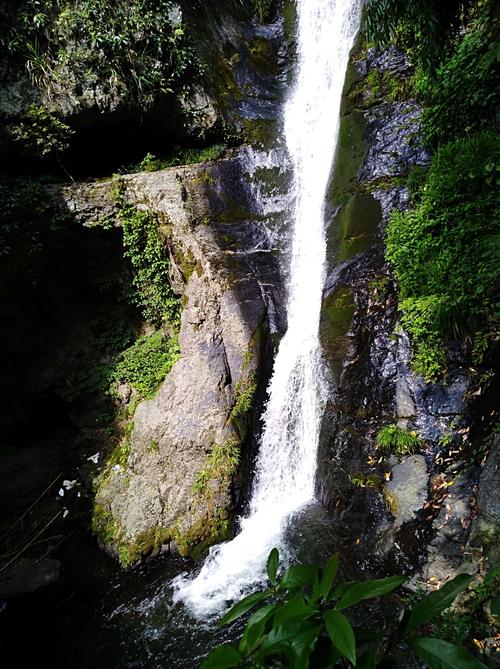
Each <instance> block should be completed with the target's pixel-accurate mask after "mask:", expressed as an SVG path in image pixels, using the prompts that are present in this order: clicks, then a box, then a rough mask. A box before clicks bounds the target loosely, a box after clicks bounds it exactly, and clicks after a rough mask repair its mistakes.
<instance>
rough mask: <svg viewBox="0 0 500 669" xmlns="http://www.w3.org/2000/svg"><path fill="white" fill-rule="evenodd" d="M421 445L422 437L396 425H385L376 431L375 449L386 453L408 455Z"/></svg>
mask: <svg viewBox="0 0 500 669" xmlns="http://www.w3.org/2000/svg"><path fill="white" fill-rule="evenodd" d="M422 445H423V442H422V439H421V438H420V437H419V436H418V434H417V433H416V432H414V431H412V432H407V431H406V430H403V429H402V428H401V427H399V426H398V425H386V426H385V427H383V428H382V429H381V430H379V431H378V433H377V437H376V448H377V450H379V451H381V452H382V453H384V454H386V455H390V454H394V455H398V456H400V457H401V456H403V455H409V454H412V453H415V451H418V450H419V449H420V448H422Z"/></svg>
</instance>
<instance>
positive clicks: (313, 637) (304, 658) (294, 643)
mask: <svg viewBox="0 0 500 669" xmlns="http://www.w3.org/2000/svg"><path fill="white" fill-rule="evenodd" d="M320 632H321V625H318V626H316V627H313V628H312V629H308V630H304V631H303V632H301V633H300V634H297V636H295V637H293V639H291V640H290V647H291V650H292V653H293V656H294V664H293V667H294V669H307V668H308V666H309V656H310V654H311V651H312V649H313V648H314V645H315V643H316V641H317V639H318V636H319V635H320Z"/></svg>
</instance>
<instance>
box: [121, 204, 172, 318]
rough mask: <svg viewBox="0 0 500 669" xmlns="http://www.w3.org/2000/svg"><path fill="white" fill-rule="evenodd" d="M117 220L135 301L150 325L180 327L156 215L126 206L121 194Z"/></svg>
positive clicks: (132, 296)
mask: <svg viewBox="0 0 500 669" xmlns="http://www.w3.org/2000/svg"><path fill="white" fill-rule="evenodd" d="M118 218H119V220H120V222H121V224H122V229H123V249H124V250H123V255H124V256H125V258H128V259H129V260H130V263H131V265H132V270H133V278H132V288H133V290H132V294H131V300H132V302H133V303H134V304H135V305H136V306H138V307H139V309H140V310H141V312H142V314H143V316H144V318H145V319H146V320H147V321H149V322H150V323H154V324H156V325H161V324H162V323H163V322H169V323H171V324H174V325H175V324H177V323H178V320H179V310H180V308H179V299H178V298H177V297H176V296H175V295H174V293H173V291H172V287H171V285H170V275H169V261H168V256H167V252H166V249H165V243H164V241H163V240H162V238H161V235H160V231H159V225H158V220H157V218H156V216H154V215H153V214H151V213H149V212H146V211H139V210H138V209H136V208H135V207H133V206H132V205H129V204H126V203H124V202H123V199H122V198H121V195H120V194H119V200H118Z"/></svg>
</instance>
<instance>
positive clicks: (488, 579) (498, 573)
mask: <svg viewBox="0 0 500 669" xmlns="http://www.w3.org/2000/svg"><path fill="white" fill-rule="evenodd" d="M496 578H500V565H498V567H493V568H492V569H490V570H489V571H488V573H487V574H486V576H485V577H484V585H492V584H493V583H494V582H495V579H496Z"/></svg>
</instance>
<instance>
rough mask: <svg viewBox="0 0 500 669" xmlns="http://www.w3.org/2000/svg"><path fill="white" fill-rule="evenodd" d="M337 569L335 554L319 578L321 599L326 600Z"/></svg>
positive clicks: (337, 557) (337, 562)
mask: <svg viewBox="0 0 500 669" xmlns="http://www.w3.org/2000/svg"><path fill="white" fill-rule="evenodd" d="M338 568H339V554H338V553H335V555H332V557H331V558H330V559H329V560H328V562H327V563H326V566H325V568H324V569H323V574H322V576H321V588H320V589H321V595H322V597H323V599H327V598H328V595H329V594H330V589H331V587H332V583H333V581H334V580H335V576H336V575H337V571H338Z"/></svg>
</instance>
